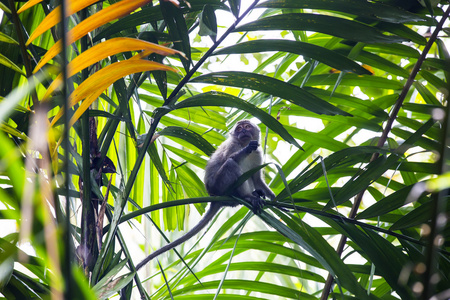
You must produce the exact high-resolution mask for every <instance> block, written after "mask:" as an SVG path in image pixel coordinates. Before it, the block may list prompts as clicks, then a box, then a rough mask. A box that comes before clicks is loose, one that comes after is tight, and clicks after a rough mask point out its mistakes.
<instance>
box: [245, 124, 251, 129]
mask: <svg viewBox="0 0 450 300" xmlns="http://www.w3.org/2000/svg"><path fill="white" fill-rule="evenodd" d="M244 128H245V130H251V129H252V125H250V124H245V126H244Z"/></svg>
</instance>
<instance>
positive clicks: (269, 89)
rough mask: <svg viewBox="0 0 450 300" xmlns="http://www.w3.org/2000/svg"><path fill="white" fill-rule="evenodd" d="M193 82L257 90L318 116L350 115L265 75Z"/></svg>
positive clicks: (213, 76)
mask: <svg viewBox="0 0 450 300" xmlns="http://www.w3.org/2000/svg"><path fill="white" fill-rule="evenodd" d="M191 82H205V83H212V84H219V85H227V86H235V87H240V88H248V89H253V90H257V91H260V92H263V93H267V94H271V95H273V96H276V97H280V98H283V99H286V100H289V101H291V102H293V103H295V104H296V105H299V106H301V107H304V108H305V109H308V110H310V111H312V112H315V113H316V114H326V115H336V114H337V115H344V116H349V115H350V114H348V113H346V112H345V111H343V110H341V109H339V108H337V107H335V106H333V105H331V104H330V103H328V102H326V101H323V100H322V99H320V98H318V97H316V96H314V95H312V94H310V93H308V92H307V91H305V90H304V89H302V88H299V87H297V86H295V85H292V84H289V83H286V82H283V81H281V80H278V79H274V78H271V77H268V76H264V75H259V74H254V73H247V72H216V73H209V74H206V75H201V76H198V77H195V78H194V79H192V80H191Z"/></svg>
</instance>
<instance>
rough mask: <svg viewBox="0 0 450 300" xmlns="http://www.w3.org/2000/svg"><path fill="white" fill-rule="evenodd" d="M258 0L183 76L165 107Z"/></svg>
mask: <svg viewBox="0 0 450 300" xmlns="http://www.w3.org/2000/svg"><path fill="white" fill-rule="evenodd" d="M258 2H259V0H255V1H254V2H253V3H252V4H251V5H250V6H249V7H248V9H247V10H246V11H245V12H244V13H243V14H242V15H240V16H239V18H237V19H236V21H234V23H233V24H232V25H231V26H230V28H228V29H227V31H225V33H224V34H223V35H222V36H221V37H220V39H218V40H217V41H216V42H215V43H214V44H213V45H212V46H211V48H209V50H208V51H207V52H206V53H205V55H203V56H202V57H201V58H200V60H199V61H198V62H197V63H196V64H195V65H194V67H193V68H192V69H191V70H190V71H189V73H187V74H186V76H184V78H183V79H182V80H181V81H180V83H179V84H178V85H177V86H176V87H175V89H174V90H173V91H172V93H171V94H170V96H169V97H168V98H167V100H166V101H165V103H164V105H167V104H169V103H171V100H172V99H174V97H176V96H177V94H178V92H179V91H180V90H181V89H182V88H183V87H184V86H185V85H186V83H187V82H188V81H189V79H191V77H192V76H193V75H194V74H195V72H197V70H198V69H199V68H200V66H201V65H202V64H203V63H204V62H205V61H206V60H207V59H208V58H209V57H210V55H211V54H212V53H213V52H214V50H216V49H217V47H219V45H220V44H221V43H222V42H223V41H224V40H225V39H226V38H227V37H228V35H229V34H230V33H231V32H232V31H233V30H234V29H235V28H236V26H237V25H238V24H239V22H241V21H242V20H243V19H244V17H245V16H247V15H248V14H249V13H250V11H252V9H253V8H254V7H255V6H256V5H257V4H258Z"/></svg>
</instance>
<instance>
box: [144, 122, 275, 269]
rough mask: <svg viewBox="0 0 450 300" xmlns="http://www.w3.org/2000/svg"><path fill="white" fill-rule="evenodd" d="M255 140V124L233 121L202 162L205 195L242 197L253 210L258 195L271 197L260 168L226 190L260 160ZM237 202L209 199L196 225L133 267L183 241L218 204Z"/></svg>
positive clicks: (234, 203)
mask: <svg viewBox="0 0 450 300" xmlns="http://www.w3.org/2000/svg"><path fill="white" fill-rule="evenodd" d="M259 140H260V130H259V128H258V126H256V125H255V124H253V123H252V122H250V121H249V120H242V121H239V122H238V123H237V124H236V126H235V127H234V128H233V130H232V131H231V133H230V136H229V138H228V139H227V140H226V141H225V142H223V143H222V144H221V145H220V146H219V147H218V148H217V150H216V151H215V152H214V154H213V155H212V156H211V158H210V159H209V161H208V164H207V165H206V170H205V186H206V190H207V191H208V194H209V195H211V196H224V195H229V196H235V197H238V198H241V199H244V200H246V201H248V202H249V203H250V204H251V205H252V206H253V211H255V212H258V211H260V210H261V208H262V206H263V205H264V200H263V199H262V198H264V197H268V198H269V199H271V200H273V199H274V198H275V194H274V193H273V192H272V190H271V189H270V188H269V187H268V186H267V184H266V183H265V182H264V180H263V178H262V171H261V170H258V171H257V172H256V173H255V174H253V175H252V177H251V178H249V179H248V180H246V181H245V182H244V183H243V184H242V185H240V186H239V187H237V188H236V189H235V190H234V191H229V190H228V189H229V187H230V186H231V185H232V184H233V183H234V182H236V180H237V179H238V178H239V176H241V175H242V174H243V173H245V172H247V171H249V170H251V169H253V168H255V167H258V166H260V165H261V164H262V152H261V148H260V147H259ZM238 204H239V202H238V201H233V200H230V201H220V202H212V203H211V204H210V207H209V209H208V211H207V212H206V213H205V215H204V216H203V218H202V219H201V220H200V221H199V222H198V224H197V225H195V226H194V227H193V228H192V229H191V230H190V231H188V232H187V233H186V234H185V235H183V236H182V237H180V238H179V239H177V240H175V241H173V242H171V243H169V244H167V245H165V246H164V247H161V248H160V249H158V250H156V251H155V252H153V253H152V254H150V255H149V256H147V257H146V258H145V259H144V260H143V261H141V262H140V263H139V264H137V265H136V270H139V269H140V268H142V267H143V266H144V265H145V264H146V263H148V262H149V261H151V260H152V259H153V258H155V257H157V256H158V255H160V254H162V253H164V252H166V251H168V250H170V249H172V248H174V247H176V246H178V245H180V244H182V243H184V242H185V241H187V240H189V239H190V238H191V237H193V236H194V235H196V234H197V233H198V232H200V230H202V229H203V228H204V227H206V225H208V223H209V222H210V221H211V220H212V218H213V217H214V216H215V215H216V214H217V212H218V211H219V209H220V208H222V207H224V206H232V207H234V206H237V205H238Z"/></svg>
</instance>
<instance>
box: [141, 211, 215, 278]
mask: <svg viewBox="0 0 450 300" xmlns="http://www.w3.org/2000/svg"><path fill="white" fill-rule="evenodd" d="M220 207H221V205H220V203H218V202H212V203H211V204H210V207H209V209H208V211H207V212H206V214H205V215H204V216H203V218H202V219H201V220H200V222H198V224H197V225H195V226H194V227H193V228H192V229H191V230H189V231H188V232H186V234H185V235H183V236H182V237H180V238H179V239H177V240H175V241H173V242H171V243H169V244H167V245H165V246H164V247H161V248H160V249H158V250H156V251H155V252H153V253H152V254H150V255H149V256H147V257H146V258H144V259H143V260H142V261H141V262H140V263H138V264H137V265H136V271H137V270H139V269H140V268H142V267H143V266H144V265H146V264H147V263H148V262H149V261H151V260H152V259H154V258H155V257H157V256H158V255H160V254H163V253H164V252H166V251H169V250H170V249H172V248H175V247H176V246H178V245H180V244H182V243H184V242H185V241H187V240H189V239H190V238H191V237H193V236H194V235H196V234H197V233H199V232H200V230H202V229H203V228H204V227H206V225H208V223H209V222H210V221H211V220H212V218H213V217H214V216H215V215H216V214H217V212H218V211H219V209H220Z"/></svg>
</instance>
